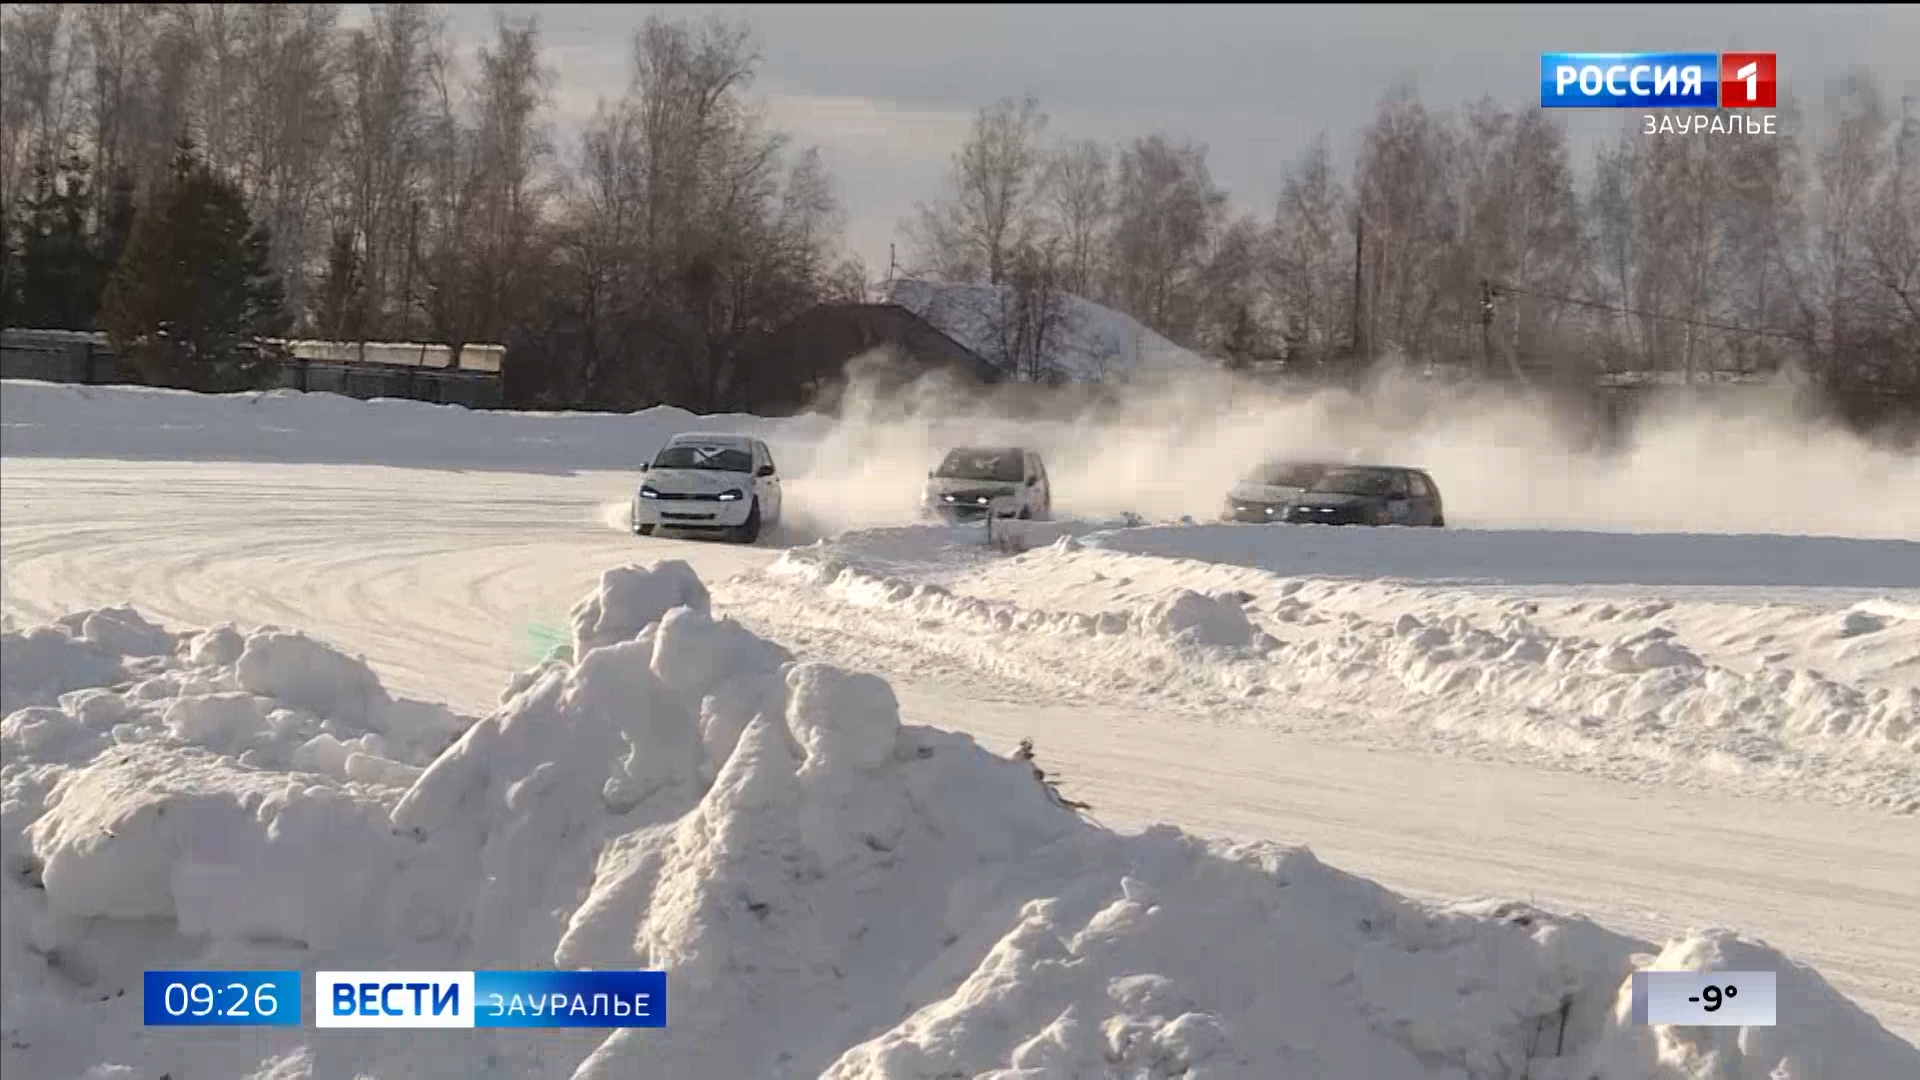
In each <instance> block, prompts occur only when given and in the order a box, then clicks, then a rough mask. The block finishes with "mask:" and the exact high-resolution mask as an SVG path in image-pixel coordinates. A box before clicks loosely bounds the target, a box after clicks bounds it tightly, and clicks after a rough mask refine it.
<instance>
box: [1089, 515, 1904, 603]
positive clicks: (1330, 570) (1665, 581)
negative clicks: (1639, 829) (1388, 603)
mask: <svg viewBox="0 0 1920 1080" xmlns="http://www.w3.org/2000/svg"><path fill="white" fill-rule="evenodd" d="M1088 543H1089V544H1090V545H1092V546H1096V547H1102V548H1106V549H1109V550H1112V551H1131V552H1137V553H1140V554H1146V555H1159V556H1163V557H1167V558H1176V559H1192V560H1197V561H1200V562H1207V563H1230V564H1232V565H1235V566H1249V567H1256V568H1259V569H1262V570H1271V571H1274V572H1277V573H1287V574H1312V575H1315V576H1317V577H1349V578H1393V579H1396V580H1401V581H1421V582H1433V583H1460V582H1499V583H1505V584H1519V585H1579V586H1589V585H1633V586H1651V587H1661V586H1688V587H1692V586H1706V587H1736V588H1745V587H1753V586H1764V587H1769V588H1782V587H1784V588H1853V589H1905V590H1913V589H1920V540H1914V539H1906V540H1895V539H1866V538H1853V537H1840V536H1792V535H1767V534H1759V535H1753V534H1748V535H1741V534H1733V535H1714V534H1707V533H1656V532H1642V533H1618V532H1581V531H1575V530H1570V529H1569V530H1554V531H1548V530H1541V529H1401V528H1386V529H1365V528H1361V529H1356V528H1345V527H1341V526H1333V525H1301V526H1290V525H1282V526H1263V525H1192V524H1188V525H1163V526H1154V527H1149V528H1139V529H1129V530H1126V531H1124V532H1110V533H1103V534H1101V535H1099V536H1096V537H1091V538H1089V540H1088Z"/></svg>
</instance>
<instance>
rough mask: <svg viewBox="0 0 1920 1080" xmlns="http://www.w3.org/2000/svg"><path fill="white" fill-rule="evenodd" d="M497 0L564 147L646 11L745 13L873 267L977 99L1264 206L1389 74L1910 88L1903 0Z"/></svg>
mask: <svg viewBox="0 0 1920 1080" xmlns="http://www.w3.org/2000/svg"><path fill="white" fill-rule="evenodd" d="M498 7H499V9H501V10H505V11H507V12H509V13H512V14H515V15H518V14H522V13H525V12H528V11H537V13H538V15H539V18H540V23H541V27H542V31H543V35H544V39H545V42H546V47H547V51H548V57H549V60H550V62H551V63H552V65H553V67H554V69H555V71H556V74H557V76H558V78H557V84H556V86H555V99H554V110H555V111H554V120H555V126H556V130H557V134H558V135H559V137H560V138H559V141H560V144H561V147H562V149H563V151H564V152H565V153H567V154H569V155H570V154H572V153H573V151H574V141H575V137H576V132H577V130H578V127H579V124H580V122H581V121H582V120H583V119H584V118H585V117H586V116H588V115H589V114H591V113H592V111H593V106H594V102H595V100H596V98H598V97H601V96H605V97H607V98H613V97H617V96H618V95H619V94H620V93H621V92H622V90H623V89H624V87H625V85H626V78H627V59H628V44H629V41H630V39H631V37H632V33H633V31H634V30H635V29H636V28H637V27H638V26H639V25H640V23H641V22H642V21H643V20H644V19H645V18H646V16H647V15H648V13H650V12H656V11H657V12H661V13H663V14H666V15H669V16H701V15H704V14H706V13H708V12H712V11H720V12H722V13H724V14H727V15H730V16H735V17H744V18H745V19H746V20H747V21H748V22H749V24H750V25H751V26H752V28H753V30H754V34H755V40H756V43H757V44H758V46H759V48H760V51H761V54H762V63H761V66H760V69H759V78H758V80H757V82H756V84H755V87H754V89H755V90H756V91H757V92H758V93H759V94H761V95H763V96H764V97H765V99H766V103H767V106H768V108H769V111H770V114H771V116H772V118H773V120H774V122H775V123H776V124H777V125H778V126H779V127H780V128H782V129H783V130H785V131H787V132H789V133H791V134H792V135H793V136H794V137H795V138H796V139H798V140H799V141H800V142H801V143H803V144H809V145H814V146H818V147H819V148H820V149H821V153H822V155H823V157H824V158H825V159H826V162H827V164H828V165H829V166H830V167H831V168H832V170H833V173H834V176H835V179H836V180H837V181H838V184H839V191H840V194H841V197H842V199H843V200H844V201H845V203H846V205H847V211H848V232H847V243H848V247H849V248H850V249H851V250H852V251H854V252H855V253H857V254H859V255H860V256H861V257H862V258H863V259H865V260H866V263H867V267H868V270H869V271H870V272H871V273H872V274H873V275H874V276H875V277H878V276H879V275H881V274H882V273H884V272H885V270H886V265H887V245H888V242H889V241H891V240H894V239H895V238H896V237H895V234H896V232H897V229H898V226H899V224H900V222H901V221H902V220H903V219H905V218H906V217H908V216H909V215H910V214H911V213H912V211H913V206H914V204H915V203H916V202H919V201H924V200H927V199H929V198H932V197H934V196H935V195H937V193H938V192H939V190H940V184H941V180H942V177H943V176H944V174H945V170H946V167H947V163H948V159H949V157H950V156H951V154H952V153H953V151H954V149H955V148H956V147H957V146H958V144H959V142H960V140H961V139H962V138H963V137H964V135H965V133H966V130H967V125H968V123H969V121H970V119H971V117H972V115H973V112H974V110H976V109H978V108H979V107H980V106H981V105H983V104H986V103H988V102H991V101H993V100H994V99H996V98H999V97H1002V96H1005V95H1009V94H1020V93H1026V92H1031V93H1033V94H1036V95H1038V96H1039V98H1040V100H1041V106H1042V108H1043V110H1044V111H1045V112H1046V113H1047V114H1048V115H1049V117H1050V118H1051V120H1050V124H1049V127H1048V132H1049V134H1051V135H1071V136H1090V137H1095V138H1100V139H1108V140H1120V139H1127V138H1132V137H1133V136H1136V135H1143V134H1148V133H1151V132H1154V131H1165V132H1170V133H1175V134H1183V135H1190V136H1192V137H1194V138H1196V139H1199V140H1201V141H1203V142H1205V143H1206V144H1207V146H1208V149H1209V155H1208V161H1209V163H1210V165H1211V167H1212V170H1213V175H1214V179H1215V182H1216V183H1218V184H1220V185H1221V186H1222V187H1223V188H1225V189H1226V190H1227V191H1228V192H1230V193H1231V194H1232V196H1233V198H1234V201H1235V203H1236V204H1237V205H1239V206H1240V207H1242V208H1245V209H1248V210H1255V211H1258V212H1260V213H1261V214H1262V215H1263V216H1264V215H1265V214H1267V213H1270V211H1271V207H1272V202H1273V199H1274V197H1275V195H1276V194H1277V193H1278V190H1279V184H1280V178H1281V176H1282V175H1283V173H1284V172H1285V170H1286V167H1287V165H1288V163H1289V162H1291V161H1292V160H1293V159H1294V157H1295V156H1296V155H1297V154H1298V153H1299V152H1300V151H1301V149H1302V148H1303V147H1304V146H1305V145H1306V144H1307V142H1308V141H1309V140H1311V139H1312V138H1313V137H1314V135H1316V134H1318V133H1319V132H1321V131H1325V132H1327V133H1328V135H1329V136H1330V137H1331V138H1332V140H1333V144H1334V147H1335V149H1336V151H1337V152H1338V153H1339V154H1340V155H1341V157H1342V160H1343V161H1350V160H1351V154H1352V151H1353V146H1354V143H1355V137H1356V134H1357V133H1358V132H1359V131H1360V130H1361V129H1362V127H1363V126H1364V125H1365V124H1366V122H1367V119H1368V117H1369V116H1370V114H1371V113H1372V110H1373V107H1374V104H1375V102H1376V101H1377V100H1378V98H1379V97H1380V95H1381V94H1382V92H1384V91H1385V90H1387V89H1388V88H1389V87H1390V86H1392V85H1393V84H1394V83H1396V82H1410V83H1411V84H1412V85H1413V86H1415V87H1416V88H1417V89H1418V90H1419V92H1420V96H1421V98H1422V99H1423V100H1424V101H1426V102H1427V103H1428V104H1430V105H1442V106H1447V107H1452V106H1456V105H1458V104H1459V103H1461V102H1465V101H1469V100H1475V99H1478V98H1480V97H1482V96H1483V95H1492V96H1493V97H1495V98H1497V99H1499V100H1501V101H1503V102H1506V103H1508V104H1509V105H1511V106H1514V107H1523V106H1528V105H1532V106H1535V107H1537V106H1538V103H1539V89H1538V84H1537V80H1538V75H1539V61H1540V53H1542V52H1556V51H1571V52H1606V51H1642V50H1663V51H1665V50H1681V49H1685V50H1698V51H1703V52H1705V51H1722V50H1755V51H1765V52H1775V53H1778V54H1779V71H1780V80H1781V86H1782V90H1783V92H1787V93H1792V94H1794V95H1796V96H1797V97H1798V98H1799V99H1801V100H1803V101H1809V102H1813V101H1817V100H1818V99H1819V98H1820V97H1821V95H1822V94H1823V93H1824V91H1825V89H1826V87H1828V86H1829V85H1831V84H1832V83H1833V82H1834V80H1836V79H1837V78H1839V77H1840V76H1842V75H1843V74H1844V73H1845V72H1846V71H1847V70H1848V69H1849V68H1851V67H1855V66H1858V67H1864V68H1867V69H1869V70H1872V71H1874V72H1876V73H1878V74H1879V76H1880V77H1881V79H1882V82H1883V84H1884V86H1885V89H1886V90H1887V92H1888V96H1889V97H1890V98H1892V99H1893V101H1894V103H1895V107H1896V108H1897V107H1898V104H1897V103H1898V100H1899V98H1900V96H1901V95H1902V94H1907V95H1912V96H1914V97H1916V98H1917V99H1920V48H1916V45H1920V6H1915V5H1905V6H1894V5H1871V6H1851V7H1843V6H1833V7H1828V6H1815V5H1800V6H1776V7H1757V6H1745V5H1741V6H1710V5H1685V6H1682V5H1659V6H1648V7H1644V8H1630V7H1598V6H1595V7H1576V6H1560V5H1543V6H1530V7H1498V8H1496V7H1491V6H1458V7H1434V6H1407V7H1365V8H1360V7H1353V8H1348V7H1318V6H1316V7H1278V6H1275V7H1238V6H1211V5H1182V6H1177V7H1176V6H1145V5H1138V6H1131V5H1130V6H1118V5H1097V6H1050V5H1026V6H1017V7H1000V6H990V5H981V6H961V5H929V6H894V7H888V6H855V5H846V6H841V5H807V4H795V5H767V6H759V5H646V4H617V5H613V4H609V5H598V4H595V5H587V4H543V5H514V4H507V5H498ZM493 10H495V6H491V5H480V4H468V5H453V6H452V7H451V10H450V17H451V30H452V33H453V36H454V40H455V42H456V43H457V44H459V45H460V46H461V51H462V54H463V55H464V56H466V57H469V58H470V57H471V46H472V45H474V44H477V43H478V42H479V41H480V40H482V39H483V38H484V37H485V36H486V35H487V34H489V33H490V28H491V25H492V20H493V15H492V12H493ZM1915 108H1916V110H1917V111H1920V101H1917V102H1916V105H1915ZM1623 122H1624V121H1623V120H1622V118H1621V117H1620V116H1619V115H1617V114H1605V113H1579V114H1571V115H1570V117H1569V129H1570V132H1571V134H1572V135H1573V137H1574V140H1575V144H1576V147H1577V148H1579V150H1580V151H1581V154H1582V156H1583V157H1585V156H1586V154H1587V153H1588V152H1589V150H1590V148H1591V146H1592V144H1593V143H1594V141H1595V140H1597V139H1598V138H1599V137H1602V136H1604V135H1607V134H1610V133H1612V132H1614V131H1617V130H1618V126H1619V125H1620V124H1622V123H1623ZM901 257H902V258H903V259H904V258H905V251H904V242H903V243H902V252H901Z"/></svg>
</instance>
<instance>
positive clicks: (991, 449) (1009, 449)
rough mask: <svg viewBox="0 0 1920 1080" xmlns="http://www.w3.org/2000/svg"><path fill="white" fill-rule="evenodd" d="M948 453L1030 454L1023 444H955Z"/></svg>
mask: <svg viewBox="0 0 1920 1080" xmlns="http://www.w3.org/2000/svg"><path fill="white" fill-rule="evenodd" d="M947 453H949V454H1031V453H1033V451H1031V450H1029V449H1027V448H1026V447H1024V446H956V447H954V448H953V449H951V450H948V451H947Z"/></svg>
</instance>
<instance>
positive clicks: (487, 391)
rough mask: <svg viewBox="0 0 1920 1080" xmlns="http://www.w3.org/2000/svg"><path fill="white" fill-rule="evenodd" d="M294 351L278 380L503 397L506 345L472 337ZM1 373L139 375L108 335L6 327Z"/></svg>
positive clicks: (443, 396) (291, 386) (397, 393)
mask: <svg viewBox="0 0 1920 1080" xmlns="http://www.w3.org/2000/svg"><path fill="white" fill-rule="evenodd" d="M279 344H281V345H284V346H285V347H286V349H287V351H288V352H289V353H290V354H291V357H290V358H289V359H288V360H285V361H283V362H281V363H280V364H278V365H277V367H278V370H277V371H275V372H274V375H273V378H272V380H271V385H272V386H274V387H277V388H281V389H288V390H303V391H309V392H315V393H332V394H341V395H344V396H346V397H355V398H377V397H387V398H412V399H414V400H416V401H433V402H439V403H442V404H449V405H464V406H466V407H467V408H470V409H495V408H499V407H500V403H501V397H502V384H501V371H500V369H501V367H502V365H503V363H504V361H505V359H506V349H505V348H504V347H502V346H499V345H481V344H474V345H467V346H465V347H463V348H462V349H461V350H460V355H459V358H458V359H457V360H456V359H455V358H454V356H453V350H452V349H451V348H450V347H448V346H446V345H433V344H414V343H392V342H364V343H362V342H355V341H285V342H279ZM0 378H6V379H39V380H42V381H45V382H62V383H84V384H92V385H103V384H113V383H127V382H136V381H138V380H135V379H132V378H129V377H127V375H126V374H125V373H123V372H122V371H121V370H120V365H119V362H118V361H117V360H116V359H115V358H114V355H113V347H112V346H111V345H110V344H109V343H108V341H107V336H106V335H105V334H100V333H89V332H84V331H76V330H23V329H7V330H4V331H0Z"/></svg>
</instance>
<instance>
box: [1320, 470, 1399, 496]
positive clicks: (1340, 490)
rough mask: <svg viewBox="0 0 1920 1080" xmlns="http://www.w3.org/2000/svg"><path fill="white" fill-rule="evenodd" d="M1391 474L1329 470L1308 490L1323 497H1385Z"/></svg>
mask: <svg viewBox="0 0 1920 1080" xmlns="http://www.w3.org/2000/svg"><path fill="white" fill-rule="evenodd" d="M1392 486H1393V474H1392V473H1390V472H1388V471H1386V470H1385V469H1329V470H1327V472H1326V475H1324V476H1322V477H1320V478H1319V479H1318V480H1315V481H1314V482H1313V487H1312V488H1310V489H1309V490H1311V491H1316V492H1320V493H1322V494H1325V495H1385V494H1386V493H1387V490H1388V489H1389V488H1391V487H1392Z"/></svg>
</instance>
